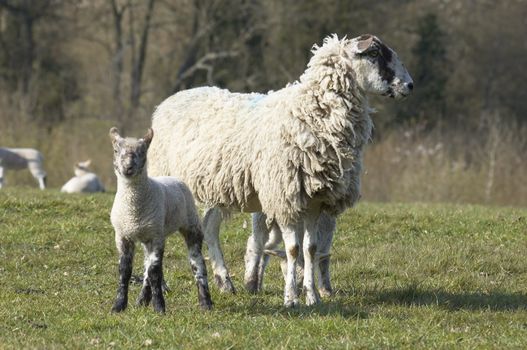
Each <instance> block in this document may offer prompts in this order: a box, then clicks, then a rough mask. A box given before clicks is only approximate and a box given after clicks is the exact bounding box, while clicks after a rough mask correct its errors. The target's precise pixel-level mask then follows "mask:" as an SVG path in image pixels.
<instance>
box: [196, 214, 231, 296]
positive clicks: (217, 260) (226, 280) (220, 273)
mask: <svg viewBox="0 0 527 350" xmlns="http://www.w3.org/2000/svg"><path fill="white" fill-rule="evenodd" d="M221 221H222V217H221V211H220V210H219V209H218V208H209V209H207V210H206V212H205V216H204V218H203V226H204V229H205V242H206V243H207V247H208V250H209V257H210V260H211V263H212V271H213V272H214V281H215V282H216V285H217V286H218V288H219V289H220V291H222V292H227V293H233V294H234V293H236V289H235V288H234V285H233V284H232V281H231V277H230V276H229V271H228V270H227V266H226V265H225V260H224V259H223V253H222V251H221V247H220V239H219V234H220V224H221Z"/></svg>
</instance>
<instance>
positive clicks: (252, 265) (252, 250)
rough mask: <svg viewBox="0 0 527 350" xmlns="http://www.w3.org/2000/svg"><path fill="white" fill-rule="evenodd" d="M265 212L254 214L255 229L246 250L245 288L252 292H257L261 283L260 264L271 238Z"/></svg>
mask: <svg viewBox="0 0 527 350" xmlns="http://www.w3.org/2000/svg"><path fill="white" fill-rule="evenodd" d="M265 220H266V216H265V214H263V213H254V214H252V223H253V229H252V233H251V235H250V236H249V239H248V240H247V250H246V252H245V279H244V280H245V288H246V289H247V291H249V292H250V293H256V292H257V291H258V290H259V286H261V283H260V281H259V265H260V263H261V261H262V260H263V255H264V254H263V247H264V244H265V242H266V241H267V239H268V238H269V229H268V228H267V225H266V223H265Z"/></svg>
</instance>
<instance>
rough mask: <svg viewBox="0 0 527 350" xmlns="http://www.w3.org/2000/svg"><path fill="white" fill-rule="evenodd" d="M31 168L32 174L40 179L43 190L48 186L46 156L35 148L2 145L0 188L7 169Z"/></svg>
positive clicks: (39, 182)
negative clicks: (5, 146)
mask: <svg viewBox="0 0 527 350" xmlns="http://www.w3.org/2000/svg"><path fill="white" fill-rule="evenodd" d="M26 168H27V169H29V171H30V172H31V175H33V177H34V178H35V179H37V181H38V185H39V187H40V189H41V190H44V189H45V188H46V172H45V171H44V157H43V156H42V154H41V153H40V152H39V151H37V150H36V149H33V148H1V147H0V188H2V187H3V185H4V172H5V171H6V170H8V169H9V170H21V169H26Z"/></svg>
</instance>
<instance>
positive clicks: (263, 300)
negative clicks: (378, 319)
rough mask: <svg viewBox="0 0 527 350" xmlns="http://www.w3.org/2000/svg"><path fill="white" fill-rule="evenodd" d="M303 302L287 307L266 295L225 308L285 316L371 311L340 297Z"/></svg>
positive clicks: (352, 315) (358, 316)
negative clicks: (315, 303) (308, 302)
mask: <svg viewBox="0 0 527 350" xmlns="http://www.w3.org/2000/svg"><path fill="white" fill-rule="evenodd" d="M300 300H301V304H300V305H298V306H296V307H293V308H286V307H284V306H283V305H282V304H276V303H271V305H270V303H269V302H268V300H267V297H266V296H258V297H252V298H251V299H250V300H249V301H244V302H241V303H240V302H237V303H233V304H230V305H228V306H224V307H223V310H224V311H228V312H232V313H244V314H248V315H251V316H254V315H271V316H281V317H285V318H302V317H305V316H310V315H314V316H340V317H342V318H346V319H367V318H368V317H369V313H368V312H367V311H365V310H364V309H363V308H360V307H358V306H356V305H353V303H349V302H346V301H345V300H340V299H336V300H333V299H326V300H324V301H322V302H321V303H320V304H317V305H315V306H306V305H305V304H304V303H303V301H304V299H303V298H301V299H300Z"/></svg>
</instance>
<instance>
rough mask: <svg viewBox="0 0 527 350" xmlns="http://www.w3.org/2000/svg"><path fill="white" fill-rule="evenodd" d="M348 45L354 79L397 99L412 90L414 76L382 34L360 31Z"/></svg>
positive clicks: (365, 86)
mask: <svg viewBox="0 0 527 350" xmlns="http://www.w3.org/2000/svg"><path fill="white" fill-rule="evenodd" d="M349 47H350V50H351V55H352V57H353V59H352V60H351V65H352V69H353V72H354V74H355V80H356V82H357V84H358V85H359V87H360V88H361V89H362V90H364V91H366V92H369V93H373V94H376V95H383V96H389V97H392V98H396V99H400V98H404V97H406V96H408V95H409V94H410V93H411V92H412V89H413V85H414V84H413V80H412V77H410V74H409V73H408V71H407V70H406V68H405V67H404V65H403V63H402V62H401V60H400V59H399V57H398V56H397V53H395V51H394V50H392V49H391V48H389V47H388V46H386V45H385V44H384V43H383V42H382V41H381V40H380V39H379V38H377V37H376V36H373V35H370V34H365V35H361V36H359V37H357V38H354V39H351V40H350V42H349Z"/></svg>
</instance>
